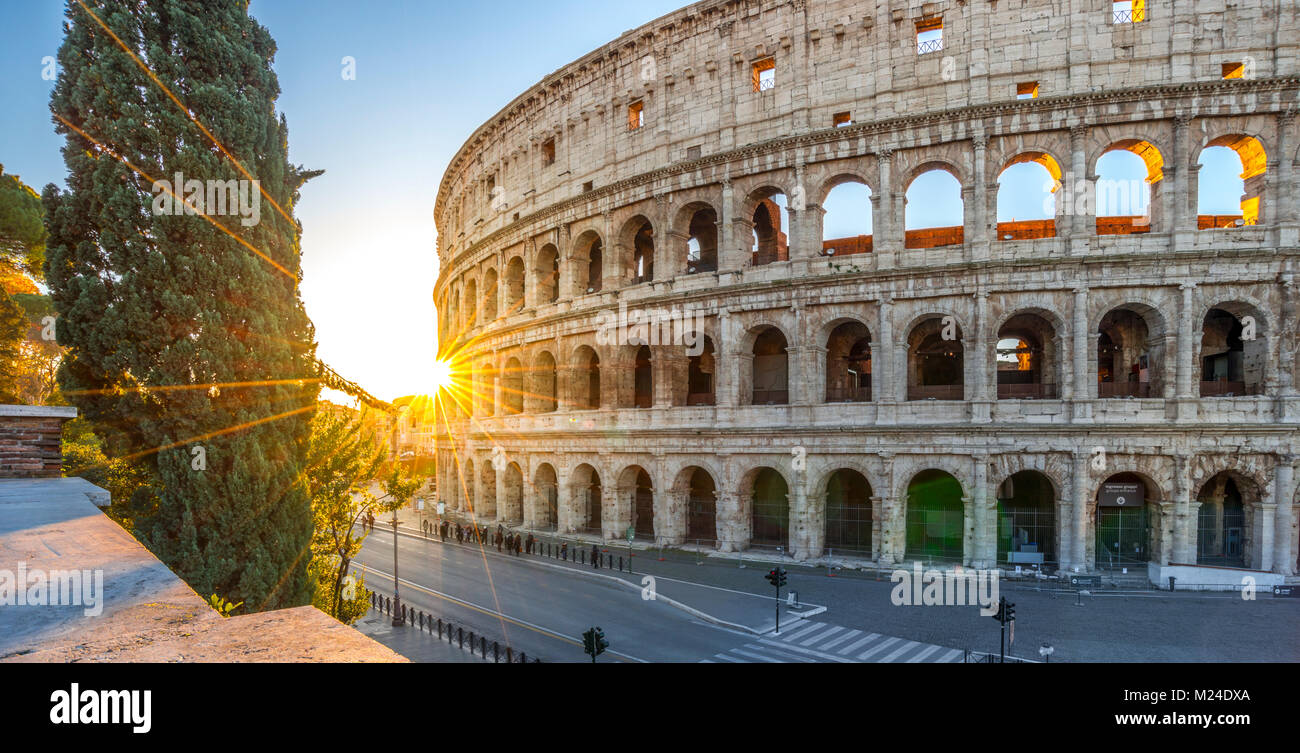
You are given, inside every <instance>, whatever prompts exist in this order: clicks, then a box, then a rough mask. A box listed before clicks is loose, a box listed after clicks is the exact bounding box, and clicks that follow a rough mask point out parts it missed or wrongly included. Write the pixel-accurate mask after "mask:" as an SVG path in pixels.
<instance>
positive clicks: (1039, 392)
mask: <svg viewBox="0 0 1300 753" xmlns="http://www.w3.org/2000/svg"><path fill="white" fill-rule="evenodd" d="M1056 396H1057V389H1056V385H1055V384H999V385H998V399H999V400H1055V399H1056Z"/></svg>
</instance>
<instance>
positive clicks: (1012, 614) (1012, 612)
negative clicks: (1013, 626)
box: [1004, 604, 1016, 622]
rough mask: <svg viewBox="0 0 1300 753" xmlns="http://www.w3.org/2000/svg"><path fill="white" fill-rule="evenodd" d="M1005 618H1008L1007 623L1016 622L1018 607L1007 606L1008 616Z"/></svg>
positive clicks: (1013, 605)
mask: <svg viewBox="0 0 1300 753" xmlns="http://www.w3.org/2000/svg"><path fill="white" fill-rule="evenodd" d="M1004 617H1005V618H1006V621H1007V622H1015V621H1016V605H1015V604H1007V607H1006V614H1005V615H1004Z"/></svg>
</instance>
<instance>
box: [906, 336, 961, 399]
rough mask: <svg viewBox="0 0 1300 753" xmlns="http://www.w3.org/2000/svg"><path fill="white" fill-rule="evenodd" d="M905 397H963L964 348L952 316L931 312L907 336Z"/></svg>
mask: <svg viewBox="0 0 1300 753" xmlns="http://www.w3.org/2000/svg"><path fill="white" fill-rule="evenodd" d="M907 358H908V369H907V380H908V381H907V399H908V400H962V399H965V384H966V377H965V372H964V364H965V350H964V348H963V346H962V333H961V328H960V327H958V326H957V323H956V321H955V320H953V319H952V317H941V316H932V317H929V318H927V319H926V320H925V321H922V322H921V323H919V324H917V325H916V327H914V328H913V329H912V332H911V334H909V335H908V337H907Z"/></svg>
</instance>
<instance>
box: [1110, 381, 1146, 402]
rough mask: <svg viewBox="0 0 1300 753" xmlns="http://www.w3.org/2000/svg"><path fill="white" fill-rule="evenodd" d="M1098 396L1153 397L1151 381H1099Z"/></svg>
mask: <svg viewBox="0 0 1300 753" xmlns="http://www.w3.org/2000/svg"><path fill="white" fill-rule="evenodd" d="M1097 397H1099V398H1107V397H1139V398H1146V397H1151V383H1150V382H1098V383H1097Z"/></svg>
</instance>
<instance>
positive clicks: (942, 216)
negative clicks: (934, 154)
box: [903, 167, 966, 248]
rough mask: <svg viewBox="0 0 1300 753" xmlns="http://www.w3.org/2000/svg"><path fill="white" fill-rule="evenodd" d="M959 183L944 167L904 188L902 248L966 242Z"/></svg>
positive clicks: (963, 203)
mask: <svg viewBox="0 0 1300 753" xmlns="http://www.w3.org/2000/svg"><path fill="white" fill-rule="evenodd" d="M965 212H966V209H965V202H964V201H963V200H962V196H961V183H960V182H959V181H958V180H957V177H956V176H955V175H953V174H952V173H951V172H949V171H948V169H947V168H945V167H934V168H931V169H929V170H926V171H924V172H922V173H920V174H919V175H917V176H916V177H915V178H914V179H913V180H912V182H911V183H910V184H909V185H908V187H907V194H906V201H905V207H904V210H903V222H904V228H905V230H906V239H905V243H904V247H905V248H937V247H939V246H958V245H961V244H962V243H963V242H965V239H966V236H965Z"/></svg>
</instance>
